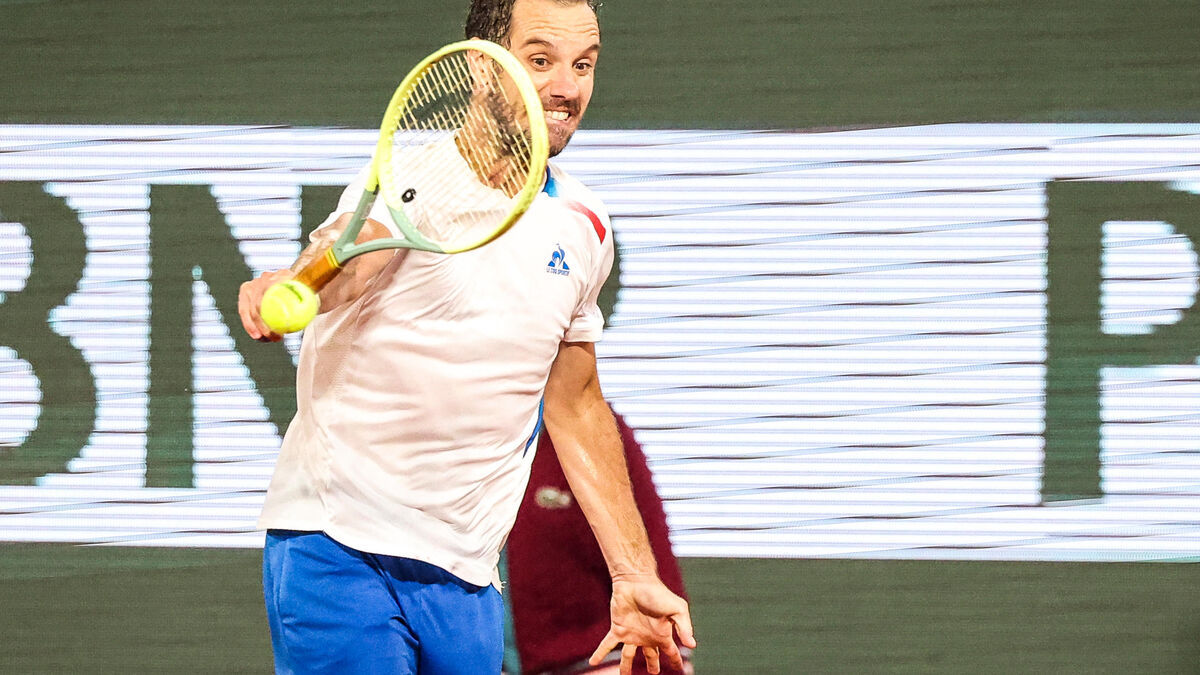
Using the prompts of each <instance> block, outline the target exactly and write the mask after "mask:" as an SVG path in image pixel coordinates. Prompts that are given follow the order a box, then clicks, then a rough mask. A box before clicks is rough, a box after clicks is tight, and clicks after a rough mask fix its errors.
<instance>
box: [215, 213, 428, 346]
mask: <svg viewBox="0 0 1200 675" xmlns="http://www.w3.org/2000/svg"><path fill="white" fill-rule="evenodd" d="M350 218H351V214H349V213H343V214H342V215H341V216H340V217H339V218H338V219H337V220H336V221H334V222H333V223H331V224H330V225H328V226H326V227H323V228H321V229H320V230H317V232H316V233H315V236H314V237H313V241H312V243H311V244H309V245H308V246H307V247H306V248H305V249H304V251H302V252H301V253H300V257H299V258H297V259H296V262H295V263H293V264H292V266H291V267H290V268H288V269H283V270H275V271H273V272H266V273H264V274H262V275H261V276H259V277H258V278H257V279H253V280H251V281H247V282H246V283H244V284H242V287H241V291H240V292H239V293H238V315H239V316H240V317H241V319H242V327H243V328H244V329H245V330H246V333H247V334H248V335H250V337H252V338H254V339H255V340H261V341H263V342H277V341H279V340H280V339H282V338H283V336H282V335H279V334H277V333H275V332H273V331H272V330H271V329H270V328H268V327H267V324H266V323H264V322H263V320H262V316H260V314H259V306H260V305H261V304H262V296H263V293H266V291H267V289H268V288H270V287H271V286H273V285H275V284H277V283H279V282H281V281H287V280H288V279H291V278H292V277H294V276H295V275H296V273H297V272H299V271H300V270H302V269H304V267H305V266H306V265H307V264H308V263H310V262H312V261H313V260H314V259H316V257H317V256H320V255H323V254H324V253H325V250H326V249H328V248H329V246H330V245H331V244H332V243H333V242H334V241H335V240H336V239H337V237H338V235H340V234H341V233H342V231H343V230H345V228H346V225H347V224H348V223H349V222H350ZM390 236H392V235H391V233H390V232H388V230H387V228H386V227H384V226H383V225H382V224H380V223H378V222H376V221H374V220H370V219H368V220H367V221H366V222H365V223H364V224H363V228H362V231H361V232H359V233H358V238H357V239H356V240H355V241H356V243H360V244H361V243H362V242H365V241H371V240H373V239H381V238H383V237H390ZM405 252H406V249H384V250H382V251H372V252H370V253H364V254H363V255H360V256H358V257H356V258H352V259H351V260H349V261H348V262H347V263H346V266H345V267H343V268H342V270H341V272H339V273H338V274H337V275H336V276H335V277H334V278H333V280H332V281H330V282H329V284H327V285H326V286H325V288H322V289H321V291H320V292H319V293H318V297H320V299H321V310H320V311H321V312H328V311H329V310H331V309H335V308H337V307H340V306H342V305H345V304H348V303H351V302H354V301H355V300H357V299H358V298H360V297H362V294H363V292H364V291H366V289H367V285H368V284H369V283H370V282H371V280H372V279H374V278H375V277H376V276H378V275H379V273H380V272H381V271H383V268H384V267H386V266H387V264H388V263H389V262H391V260H392V258H393V257H394V256H396V255H404V254H405Z"/></svg>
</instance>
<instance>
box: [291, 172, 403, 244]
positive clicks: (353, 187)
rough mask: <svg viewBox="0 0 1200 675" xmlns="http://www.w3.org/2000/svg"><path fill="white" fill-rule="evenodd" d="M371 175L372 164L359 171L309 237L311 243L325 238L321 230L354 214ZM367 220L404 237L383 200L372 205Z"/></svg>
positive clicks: (395, 235)
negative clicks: (342, 217) (343, 215)
mask: <svg viewBox="0 0 1200 675" xmlns="http://www.w3.org/2000/svg"><path fill="white" fill-rule="evenodd" d="M370 173H371V163H370V162H368V163H367V165H366V166H364V167H363V168H362V169H361V170H359V172H358V175H357V176H355V177H354V180H353V181H351V182H350V184H349V185H347V186H346V189H345V190H342V196H341V197H339V198H338V204H337V208H336V209H334V210H333V212H332V213H330V214H329V215H328V216H327V217H326V218H325V220H324V222H322V223H321V224H320V225H318V226H317V227H316V229H314V230H313V232H312V234H311V235H309V241H310V242H315V241H318V240H320V239H324V238H325V237H322V236H321V235H320V232H321V230H323V229H325V228H327V227H329V226H330V225H332V224H333V223H334V222H335V221H337V219H338V218H340V217H341V216H342V214H343V213H354V210H355V209H357V208H358V202H359V200H360V199H362V195H363V190H364V189H365V188H366V185H367V176H369V175H370ZM367 218H369V219H371V220H374V221H377V222H379V223H380V224H382V225H383V226H384V227H386V228H387V230H388V232H390V233H391V235H392V236H393V237H402V236H403V235H401V233H400V229H399V228H397V227H396V223H395V221H393V220H392V215H391V214H390V213H389V212H388V210H387V205H386V204H384V203H383V200H382V199H376V200H375V203H374V204H372V205H371V211H370V213H368V214H367Z"/></svg>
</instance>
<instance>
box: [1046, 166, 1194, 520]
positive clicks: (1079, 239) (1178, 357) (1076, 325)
mask: <svg viewBox="0 0 1200 675" xmlns="http://www.w3.org/2000/svg"><path fill="white" fill-rule="evenodd" d="M1046 196H1047V212H1048V213H1047V217H1046V222H1047V233H1048V237H1049V242H1048V254H1047V261H1046V262H1047V290H1046V301H1047V306H1046V323H1047V327H1046V407H1045V441H1046V445H1045V460H1044V464H1043V474H1042V488H1041V497H1042V503H1043V504H1047V503H1053V502H1063V501H1070V500H1078V499H1096V498H1099V497H1102V496H1103V490H1102V488H1101V483H1100V468H1101V459H1100V451H1101V426H1102V414H1101V413H1102V411H1101V406H1102V400H1101V395H1102V392H1101V377H1102V371H1103V369H1104V368H1105V367H1110V366H1120V367H1129V368H1137V367H1148V366H1165V365H1171V364H1194V363H1195V362H1196V359H1197V356H1200V308H1197V307H1196V300H1197V298H1196V294H1195V293H1193V294H1192V297H1191V302H1190V304H1189V305H1188V306H1187V307H1185V308H1183V309H1182V312H1181V313H1180V314H1179V315H1178V316H1179V320H1178V321H1176V322H1174V323H1171V324H1167V325H1158V326H1156V327H1155V328H1154V329H1153V330H1152V331H1150V332H1148V333H1146V334H1141V335H1115V334H1110V333H1106V332H1105V331H1104V328H1103V325H1102V319H1103V317H1102V309H1103V307H1102V302H1103V299H1102V282H1103V281H1104V279H1103V271H1102V269H1103V268H1102V264H1103V261H1104V255H1105V251H1104V242H1103V235H1104V226H1105V224H1106V223H1110V222H1114V221H1155V222H1164V223H1167V224H1169V225H1171V226H1172V227H1173V228H1174V230H1175V232H1176V233H1177V234H1178V235H1180V236H1182V237H1184V238H1186V239H1187V240H1188V241H1189V243H1190V245H1191V248H1192V250H1193V251H1200V196H1197V195H1193V194H1190V193H1187V192H1180V191H1178V190H1173V189H1171V188H1170V187H1169V185H1168V184H1166V183H1157V182H1073V181H1054V182H1051V183H1049V184H1048V185H1047V186H1046ZM1150 264H1151V265H1153V262H1151V263H1150ZM1193 273H1194V274H1197V275H1200V270H1193ZM1197 412H1200V411H1197Z"/></svg>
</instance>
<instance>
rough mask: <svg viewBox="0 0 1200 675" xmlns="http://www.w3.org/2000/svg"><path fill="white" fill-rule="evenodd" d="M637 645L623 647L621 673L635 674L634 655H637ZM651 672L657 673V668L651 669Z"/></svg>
mask: <svg viewBox="0 0 1200 675" xmlns="http://www.w3.org/2000/svg"><path fill="white" fill-rule="evenodd" d="M637 650H638V648H637V645H629V644H627V645H625V646H624V647H621V670H620V673H621V675H633V657H635V656H637ZM650 672H651V673H657V672H658V671H657V670H651V671H650Z"/></svg>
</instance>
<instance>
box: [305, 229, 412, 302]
mask: <svg viewBox="0 0 1200 675" xmlns="http://www.w3.org/2000/svg"><path fill="white" fill-rule="evenodd" d="M349 221H350V217H349V214H346V215H343V216H342V217H341V218H339V219H338V220H337V221H335V222H334V223H332V224H331V225H329V226H328V227H324V228H321V229H320V230H318V231H317V232H316V233H315V235H314V237H313V240H312V243H311V244H309V245H308V246H307V247H306V248H305V249H304V250H303V251H302V252H301V253H300V256H299V257H298V258H296V262H294V263H292V266H291V272H292V274H299V273H300V271H301V270H303V269H304V268H305V267H308V266H309V265H310V264H312V262H313V261H315V260H317V259H318V258H320V257H321V256H323V255H325V253H326V251H328V250H329V247H330V246H332V245H333V243H334V242H335V241H336V240H337V238H338V237H339V236H340V235H341V234H342V232H343V231H345V228H346V226H347V224H348V223H349ZM387 236H390V235H389V233H388V232H387V230H386V228H384V227H383V226H382V225H380V224H379V223H376V222H375V221H372V220H368V221H366V223H364V224H363V228H362V230H361V231H359V233H358V237H357V238H356V240H355V243H359V244H361V243H363V242H367V241H371V240H373V239H379V238H382V237H387ZM396 254H397V251H396V249H385V250H382V251H374V252H371V253H367V254H364V255H360V256H357V257H355V258H351V259H350V260H349V261H347V262H346V264H345V266H343V267H342V268H341V269H340V270H339V271H338V273H337V274H336V275H334V277H333V279H332V280H330V281H329V283H328V284H326V285H325V287H324V288H322V289H320V291H318V293H317V295H318V296H319V297H320V299H321V309H320V311H321V312H327V311H329V310H331V309H334V308H336V307H339V306H341V305H344V304H347V303H350V302H353V301H355V300H357V299H358V298H359V297H360V296H361V295H362V294H363V292H364V291H365V290H366V288H367V285H368V284H369V283H370V281H371V280H373V279H374V278H375V277H376V276H377V275H378V274H379V272H380V271H382V270H383V268H384V267H385V266H386V265H387V264H388V262H390V261H391V259H392V257H393V256H395V255H396Z"/></svg>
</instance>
